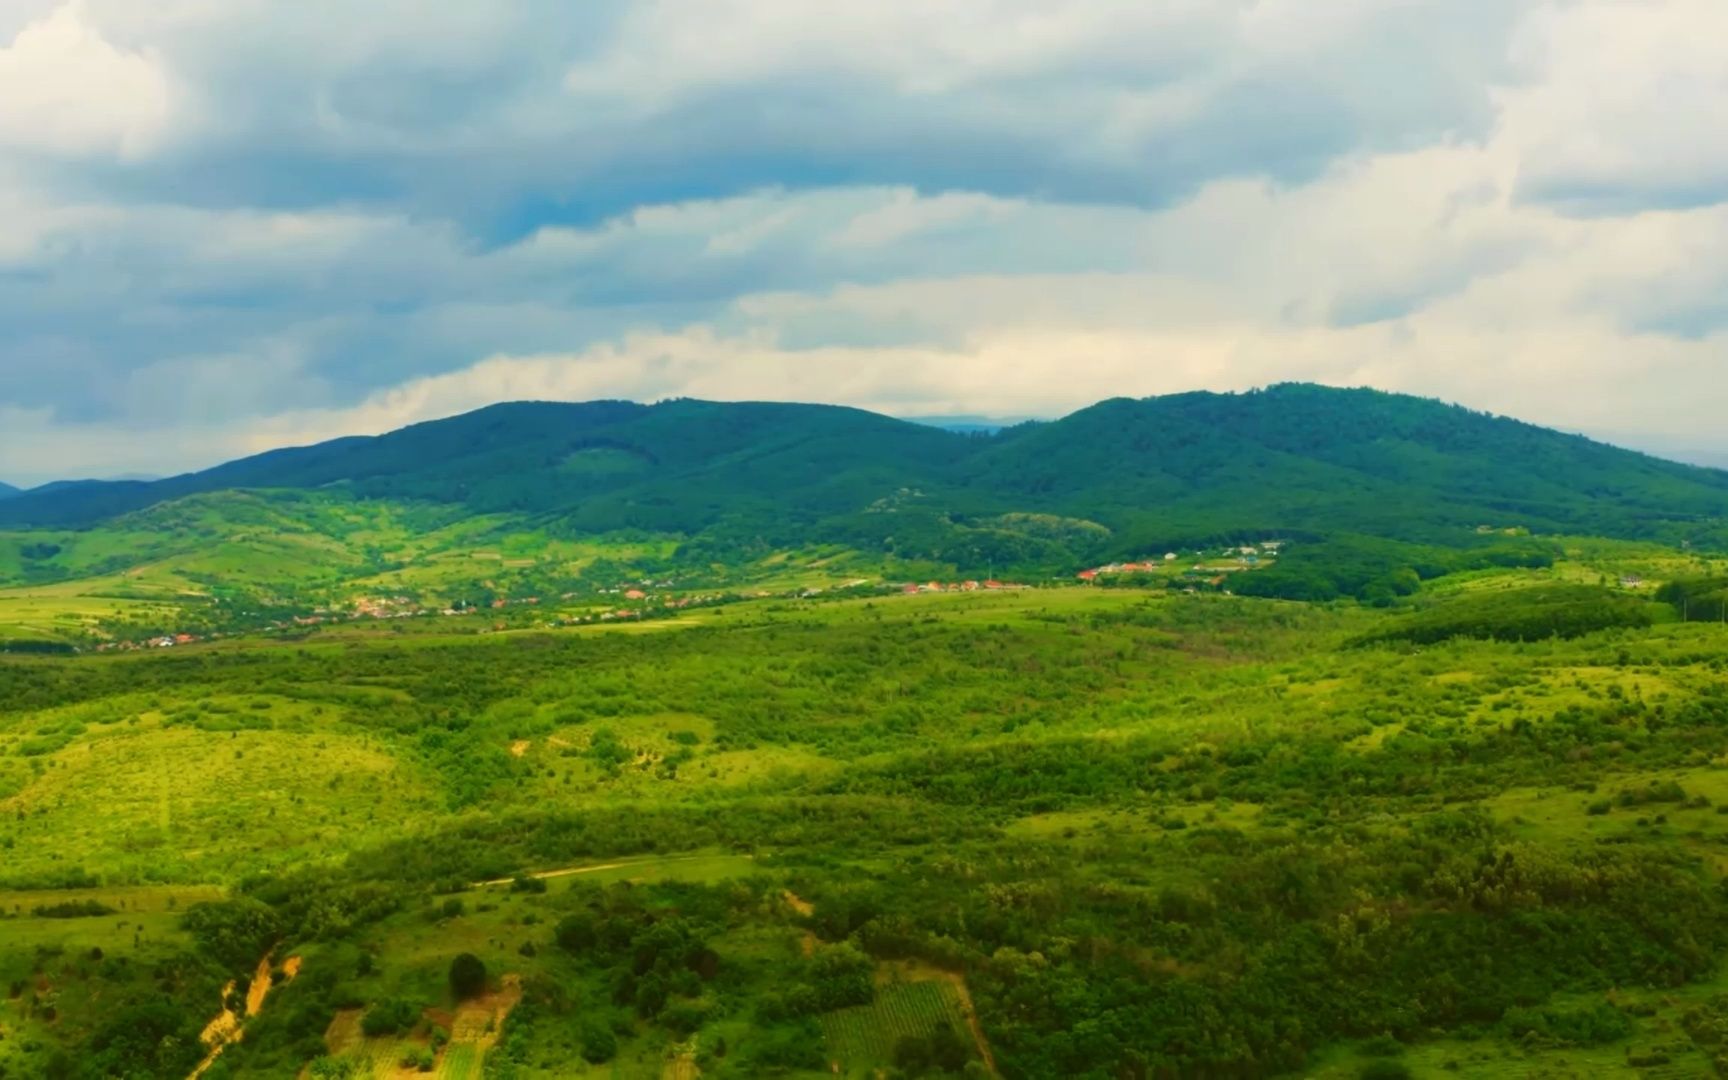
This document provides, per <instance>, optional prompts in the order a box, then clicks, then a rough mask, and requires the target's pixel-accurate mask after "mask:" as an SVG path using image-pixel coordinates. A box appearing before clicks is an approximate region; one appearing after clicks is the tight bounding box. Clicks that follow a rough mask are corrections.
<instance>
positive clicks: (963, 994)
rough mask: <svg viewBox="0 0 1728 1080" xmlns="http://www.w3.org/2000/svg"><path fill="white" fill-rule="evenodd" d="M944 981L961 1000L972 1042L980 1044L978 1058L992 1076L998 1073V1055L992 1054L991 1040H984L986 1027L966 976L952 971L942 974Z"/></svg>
mask: <svg viewBox="0 0 1728 1080" xmlns="http://www.w3.org/2000/svg"><path fill="white" fill-rule="evenodd" d="M941 978H942V981H944V982H946V983H947V984H948V985H949V986H952V987H953V988H954V993H955V994H956V995H957V996H958V997H959V998H960V1012H961V1013H962V1014H963V1015H964V1016H965V1017H966V1026H967V1028H969V1029H970V1030H971V1032H972V1041H973V1042H975V1043H977V1044H978V1056H979V1057H981V1058H983V1059H984V1067H985V1068H986V1069H989V1070H990V1075H991V1076H997V1075H999V1074H998V1073H997V1072H996V1055H994V1054H992V1053H991V1052H990V1043H989V1040H987V1039H985V1038H984V1025H983V1024H980V1023H979V1022H978V1009H977V1008H976V1007H975V1006H974V1005H973V1004H972V991H970V990H968V989H966V976H964V975H958V974H955V973H954V972H952V971H944V972H941Z"/></svg>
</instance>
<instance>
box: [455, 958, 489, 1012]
mask: <svg viewBox="0 0 1728 1080" xmlns="http://www.w3.org/2000/svg"><path fill="white" fill-rule="evenodd" d="M450 992H451V993H452V994H453V995H455V997H456V1000H457V1001H464V1000H466V999H468V998H471V997H478V996H479V995H481V994H483V993H485V992H486V964H485V962H484V961H482V960H481V959H480V958H479V957H478V956H475V955H474V954H473V953H459V954H458V955H457V956H456V958H455V959H454V960H452V961H450Z"/></svg>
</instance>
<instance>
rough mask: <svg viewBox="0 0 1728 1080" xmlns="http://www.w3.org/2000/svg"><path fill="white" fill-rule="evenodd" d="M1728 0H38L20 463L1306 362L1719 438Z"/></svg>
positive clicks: (129, 459)
mask: <svg viewBox="0 0 1728 1080" xmlns="http://www.w3.org/2000/svg"><path fill="white" fill-rule="evenodd" d="M1719 9H1720V5H1719V4H1717V3H1714V2H1713V0H1649V2H1646V3H1636V4H1634V3H1627V2H1624V0H1492V2H1490V0H1399V2H1397V3H1391V4H1389V3H1386V2H1385V0H1335V2H1332V3H1327V4H1324V5H1319V6H1316V5H1314V4H1312V3H1304V2H1300V0H1224V2H1216V0H1158V2H1154V3H1146V2H1143V0H1077V2H1075V3H1071V4H1066V5H1057V6H1051V5H1048V4H1039V3H1032V2H1031V0H954V2H952V3H944V4H940V5H930V4H926V3H913V2H912V0H882V2H880V3H875V4H869V5H852V6H847V7H843V8H832V7H828V8H822V7H813V6H811V5H809V4H804V3H794V2H792V0H700V2H697V0H641V2H633V3H629V4H625V3H622V2H612V0H597V2H595V3H589V4H583V5H579V6H574V7H573V6H571V5H568V4H565V3H562V2H561V0H519V2H513V3H503V2H499V0H473V2H471V3H466V4H448V5H429V4H426V3H424V2H422V0H378V2H376V3H370V4H365V5H358V6H356V5H348V4H338V3H336V2H335V0H303V2H301V3H295V4H290V3H287V2H286V0H156V2H153V3H149V4H140V3H136V2H134V0H13V2H12V3H10V4H7V5H5V6H4V10H0V215H3V216H4V218H5V220H6V221H7V223H8V225H7V228H6V229H5V230H0V325H4V326H5V327H6V328H7V333H6V334H5V335H4V336H0V409H4V410H7V411H6V412H5V413H4V414H3V415H0V422H3V423H4V424H5V425H6V427H7V428H8V429H9V430H0V476H5V477H6V478H8V479H31V478H36V479H47V478H49V477H50V476H52V475H57V474H59V473H61V472H62V471H64V470H69V469H76V470H78V471H86V472H129V471H135V470H136V469H138V468H145V467H146V466H145V465H144V464H143V463H142V462H141V461H139V460H138V459H140V458H148V459H149V464H148V466H147V467H148V468H149V469H151V470H153V471H172V470H175V469H180V468H187V467H192V466H201V465H207V464H211V463H213V462H215V461H217V460H220V459H221V458H223V457H225V456H230V455H232V454H236V453H243V452H247V451H249V450H251V449H255V448H260V447H264V446H267V445H277V444H280V443H282V442H294V441H304V440H305V439H309V438H315V437H320V436H322V435H325V434H338V433H346V432H348V431H352V430H379V429H381V426H389V425H390V424H391V423H394V422H398V421H401V420H403V419H420V418H425V417H428V416H431V415H437V414H438V413H439V411H440V410H443V411H456V410H459V409H462V408H467V407H471V406H474V405H480V404H485V403H487V402H489V401H494V400H499V399H501V398H506V397H513V396H556V397H589V396H597V395H603V396H632V397H642V398H653V397H658V396H664V395H670V394H694V395H697V396H709V397H718V398H739V397H764V396H772V397H781V398H788V397H792V398H808V399H812V400H831V401H846V402H849V403H853V404H861V405H866V406H869V407H880V408H884V409H887V410H889V411H893V412H897V413H900V414H905V415H913V414H940V413H980V412H997V413H1005V414H1011V415H1027V414H1035V415H1050V414H1052V413H1055V412H1060V411H1062V410H1063V409H1066V408H1069V407H1073V406H1076V405H1080V404H1084V403H1086V402H1087V401H1090V400H1092V399H1094V398H1096V397H1101V396H1105V395H1108V394H1113V393H1137V394H1143V393H1159V392H1166V391H1174V390H1182V389H1188V388H1193V387H1201V386H1205V387H1214V388H1234V387H1242V386H1249V385H1256V384H1259V383H1262V382H1265V381H1270V380H1276V379H1293V378H1294V379H1302V378H1309V379H1317V380H1321V381H1328V382H1372V383H1376V384H1379V385H1383V386H1387V387H1389V388H1394V389H1409V390H1415V391H1419V392H1424V393H1432V394H1437V395H1439V396H1444V397H1450V398H1456V399H1459V400H1463V401H1465V402H1467V403H1469V404H1472V405H1476V406H1480V407H1485V408H1491V409H1494V410H1496V411H1501V412H1513V413H1518V414H1520V415H1526V416H1528V417H1530V418H1532V419H1536V420H1545V421H1549V422H1553V423H1559V424H1563V425H1567V426H1576V427H1586V426H1590V425H1596V428H1595V429H1599V430H1602V431H1606V432H1616V433H1618V432H1633V433H1636V432H1637V431H1639V430H1648V431H1651V432H1675V433H1677V434H1676V437H1679V438H1684V439H1687V440H1689V441H1690V442H1691V443H1707V442H1709V441H1710V440H1711V439H1717V440H1718V441H1719V438H1720V437H1719V436H1717V435H1716V434H1715V428H1714V426H1713V423H1714V421H1713V417H1714V416H1716V415H1719V414H1720V412H1721V410H1722V407H1723V405H1724V404H1725V403H1724V402H1723V401H1722V400H1720V398H1721V394H1722V392H1723V391H1722V390H1721V389H1719V388H1720V387H1721V386H1723V385H1724V380H1723V379H1722V378H1721V375H1720V371H1721V370H1722V366H1723V363H1724V361H1728V351H1725V350H1724V339H1723V333H1724V329H1725V328H1728V305H1725V304H1724V302H1723V300H1722V297H1723V296H1728V241H1725V240H1724V239H1723V238H1724V237H1728V158H1725V157H1724V156H1723V153H1724V150H1723V146H1724V145H1725V144H1723V143H1722V141H1721V140H1717V139H1711V138H1709V137H1707V135H1705V134H1704V133H1707V132H1710V131H1713V130H1714V126H1720V125H1719V124H1718V125H1714V126H1713V121H1714V120H1715V119H1716V118H1717V117H1719V116H1720V117H1724V118H1728V99H1725V97H1724V95H1725V94H1728V80H1725V79H1724V77H1723V76H1724V68H1723V62H1722V60H1721V58H1720V56H1719V55H1718V54H1719V51H1720V50H1718V49H1716V48H1715V47H1714V46H1715V42H1716V40H1717V39H1718V38H1720V37H1722V36H1723V34H1721V33H1714V34H1713V33H1711V31H1712V30H1719V29H1728V27H1722V26H1721V23H1722V20H1723V18H1724V17H1725V16H1724V15H1723V14H1722V13H1721V11H1720V10H1719ZM15 102H22V103H24V104H23V106H22V107H14V103H15ZM126 446H136V447H138V449H137V450H136V451H128V450H125V449H120V448H123V447H126ZM104 455H107V456H106V457H105V456H104ZM104 460H107V461H111V462H113V464H110V465H106V466H104V465H103V464H102V462H103V461H104Z"/></svg>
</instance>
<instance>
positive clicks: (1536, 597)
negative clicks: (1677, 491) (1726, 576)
mask: <svg viewBox="0 0 1728 1080" xmlns="http://www.w3.org/2000/svg"><path fill="white" fill-rule="evenodd" d="M1655 621H1656V609H1655V608H1654V607H1653V606H1652V605H1651V604H1649V603H1648V602H1646V601H1644V600H1642V599H1640V598H1638V597H1636V596H1628V595H1626V594H1625V593H1618V592H1614V591H1612V590H1610V589H1605V588H1602V587H1600V586H1596V585H1536V586H1530V587H1526V588H1508V589H1495V590H1492V591H1483V592H1476V593H1464V594H1462V595H1459V596H1455V597H1449V598H1447V599H1446V600H1445V601H1444V602H1442V603H1440V604H1438V605H1436V606H1435V607H1432V608H1430V609H1428V610H1426V611H1419V612H1416V613H1415V614H1412V615H1408V616H1405V617H1403V618H1400V619H1398V620H1397V621H1394V622H1393V623H1392V624H1391V625H1389V626H1388V627H1387V628H1386V629H1384V630H1381V631H1378V632H1377V633H1374V634H1372V635H1369V636H1368V637H1366V638H1363V639H1362V641H1363V642H1364V643H1366V642H1387V641H1409V642H1414V643H1415V644H1418V645H1432V644H1434V643H1436V642H1440V641H1448V640H1450V639H1452V638H1481V639H1485V640H1495V641H1540V640H1542V639H1544V638H1554V637H1557V638H1574V637H1582V636H1583V635H1585V634H1593V633H1596V632H1597V631H1600V630H1610V629H1634V628H1638V627H1645V626H1649V625H1650V624H1651V623H1653V622H1655Z"/></svg>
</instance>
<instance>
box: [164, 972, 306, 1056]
mask: <svg viewBox="0 0 1728 1080" xmlns="http://www.w3.org/2000/svg"><path fill="white" fill-rule="evenodd" d="M282 973H283V974H284V975H286V976H287V978H288V981H289V982H293V981H294V976H296V975H298V974H300V957H298V956H290V957H289V958H288V959H287V960H284V961H283V962H282ZM273 981H274V973H273V972H272V970H271V967H270V955H269V954H265V956H264V959H262V960H260V961H258V970H257V971H255V972H254V973H253V975H252V983H251V985H250V986H248V987H247V988H246V1016H247V1017H253V1016H257V1015H258V1014H259V1013H260V1012H263V1011H264V999H265V998H266V997H268V996H269V994H270V986H271V983H272V982H273ZM233 992H234V983H233V982H232V981H230V982H229V983H228V985H227V986H224V987H223V988H222V1011H221V1012H220V1013H218V1014H217V1015H216V1018H215V1019H214V1020H211V1021H210V1022H209V1023H208V1024H205V1025H204V1030H203V1032H202V1033H201V1034H200V1035H199V1036H198V1038H199V1039H200V1040H201V1041H202V1042H203V1043H204V1045H205V1046H207V1047H209V1048H210V1051H209V1053H207V1054H205V1055H204V1060H203V1061H200V1062H199V1063H198V1067H197V1068H196V1069H193V1070H192V1074H191V1075H190V1076H189V1077H187V1080H198V1078H199V1077H200V1076H203V1075H204V1073H205V1072H206V1071H208V1070H209V1068H210V1066H212V1065H214V1064H216V1059H217V1058H219V1057H221V1056H222V1051H224V1050H226V1049H227V1048H228V1045H229V1044H230V1043H237V1042H239V1041H240V1038H241V1036H242V1035H244V1034H245V1033H246V1029H245V1021H244V1018H242V1017H240V1016H238V1015H236V1014H235V1012H234V1010H233V1009H230V1008H229V1007H228V995H230V994H232V993H233Z"/></svg>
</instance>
